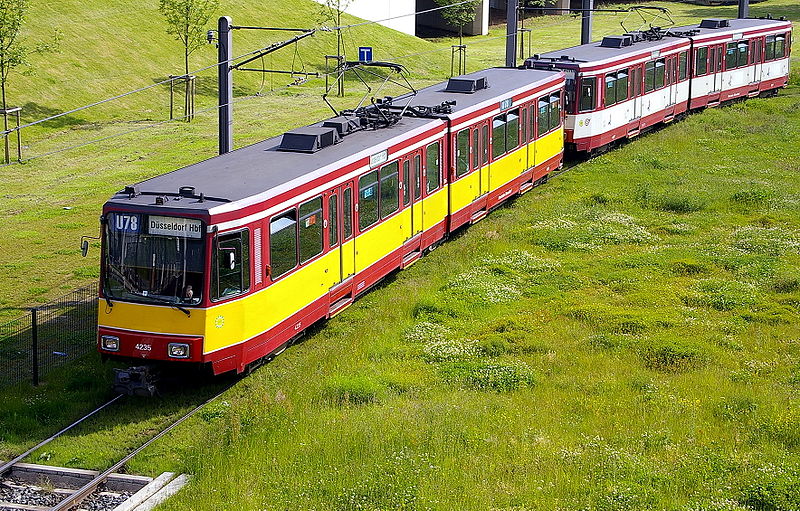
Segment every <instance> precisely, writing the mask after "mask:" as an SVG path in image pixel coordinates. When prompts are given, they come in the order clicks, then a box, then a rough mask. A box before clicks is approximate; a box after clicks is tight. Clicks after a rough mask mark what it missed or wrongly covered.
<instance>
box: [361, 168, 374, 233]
mask: <svg viewBox="0 0 800 511" xmlns="http://www.w3.org/2000/svg"><path fill="white" fill-rule="evenodd" d="M358 197H359V198H358V227H359V228H360V229H361V230H362V231H363V230H364V229H366V228H367V227H369V226H370V225H372V224H374V223H375V222H377V221H378V171H377V170H373V171H372V172H370V173H369V174H364V175H363V176H361V178H360V179H359V180H358Z"/></svg>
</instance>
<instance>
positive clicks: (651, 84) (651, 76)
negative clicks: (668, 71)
mask: <svg viewBox="0 0 800 511" xmlns="http://www.w3.org/2000/svg"><path fill="white" fill-rule="evenodd" d="M655 88H656V63H655V62H648V63H647V64H645V65H644V91H645V92H650V91H651V90H655Z"/></svg>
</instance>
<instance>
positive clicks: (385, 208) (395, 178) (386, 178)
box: [381, 161, 400, 219]
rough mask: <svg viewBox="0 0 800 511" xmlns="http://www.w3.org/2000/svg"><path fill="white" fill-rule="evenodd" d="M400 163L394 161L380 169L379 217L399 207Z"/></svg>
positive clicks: (385, 215)
mask: <svg viewBox="0 0 800 511" xmlns="http://www.w3.org/2000/svg"><path fill="white" fill-rule="evenodd" d="M399 168H400V165H399V164H398V163H397V162H396V161H395V162H392V163H390V164H389V165H386V166H385V167H383V168H382V169H381V218H382V219H383V218H386V217H388V216H390V215H391V214H392V213H394V212H395V211H397V208H399V207H400V204H399V200H400V197H399V195H400V189H399V188H400V170H399Z"/></svg>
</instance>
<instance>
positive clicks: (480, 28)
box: [315, 0, 489, 35]
mask: <svg viewBox="0 0 800 511" xmlns="http://www.w3.org/2000/svg"><path fill="white" fill-rule="evenodd" d="M315 1H316V2H317V3H321V4H322V3H325V0H315ZM342 3H344V2H342ZM438 6H439V5H438V4H436V2H434V1H433V0H352V2H350V4H349V5H348V6H347V8H346V9H345V10H344V11H345V12H346V13H348V14H351V15H353V16H357V17H359V18H362V19H365V20H369V21H379V22H380V24H381V25H384V26H386V27H389V28H391V29H394V30H397V31H399V32H404V33H406V34H409V35H417V28H418V27H419V26H428V27H435V28H449V29H451V30H454V28H453V27H447V25H446V24H445V23H444V21H443V20H442V17H441V15H440V14H439V13H438V12H432V13H426V14H420V15H414V14H415V13H417V12H419V11H425V10H428V9H432V8H435V7H438ZM389 18H392V19H389ZM380 20H387V21H380ZM464 33H465V34H468V35H485V34H488V33H489V0H480V4H479V6H478V9H477V13H476V17H475V22H473V23H472V24H471V25H469V26H465V27H464Z"/></svg>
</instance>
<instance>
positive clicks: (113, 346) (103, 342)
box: [100, 335, 119, 351]
mask: <svg viewBox="0 0 800 511" xmlns="http://www.w3.org/2000/svg"><path fill="white" fill-rule="evenodd" d="M100 346H101V347H102V348H103V349H104V350H106V351H119V337H117V336H116V335H104V336H102V337H100Z"/></svg>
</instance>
